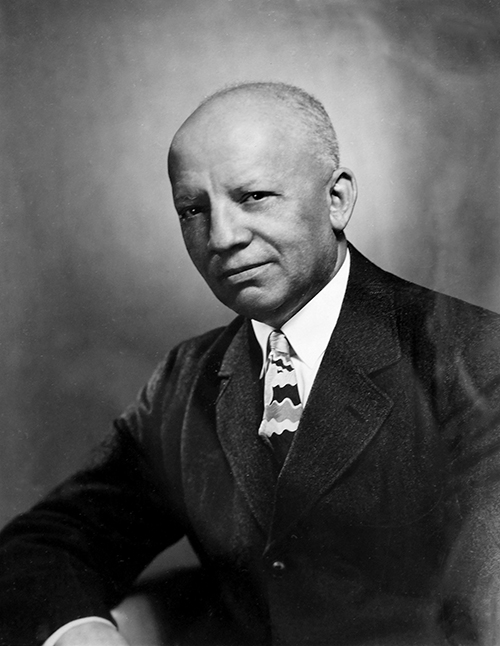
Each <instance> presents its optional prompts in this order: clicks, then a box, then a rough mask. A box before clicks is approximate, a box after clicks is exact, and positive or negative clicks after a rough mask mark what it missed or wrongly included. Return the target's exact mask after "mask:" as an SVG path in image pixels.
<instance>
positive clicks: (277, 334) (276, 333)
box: [269, 330, 290, 358]
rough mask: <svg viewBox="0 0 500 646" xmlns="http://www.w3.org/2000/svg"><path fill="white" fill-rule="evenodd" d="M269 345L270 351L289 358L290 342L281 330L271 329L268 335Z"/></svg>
mask: <svg viewBox="0 0 500 646" xmlns="http://www.w3.org/2000/svg"><path fill="white" fill-rule="evenodd" d="M269 347H270V348H271V352H273V351H274V352H276V353H278V354H281V355H285V357H287V358H290V344H289V343H288V339H287V338H286V336H285V335H284V334H283V332H282V331H281V330H273V331H272V332H271V334H270V335H269Z"/></svg>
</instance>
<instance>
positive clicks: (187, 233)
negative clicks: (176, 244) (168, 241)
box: [182, 225, 207, 269]
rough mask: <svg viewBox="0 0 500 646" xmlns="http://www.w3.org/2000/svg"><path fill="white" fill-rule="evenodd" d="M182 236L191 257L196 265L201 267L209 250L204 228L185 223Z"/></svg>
mask: <svg viewBox="0 0 500 646" xmlns="http://www.w3.org/2000/svg"><path fill="white" fill-rule="evenodd" d="M182 237H183V239H184V244H185V246H186V249H187V252H188V254H189V257H190V258H191V260H192V261H193V263H194V264H195V266H196V267H197V268H198V269H200V266H201V265H203V263H204V256H205V255H206V251H207V242H206V240H205V237H204V235H203V230H202V228H201V227H197V226H193V225H189V226H187V225H184V226H183V227H182Z"/></svg>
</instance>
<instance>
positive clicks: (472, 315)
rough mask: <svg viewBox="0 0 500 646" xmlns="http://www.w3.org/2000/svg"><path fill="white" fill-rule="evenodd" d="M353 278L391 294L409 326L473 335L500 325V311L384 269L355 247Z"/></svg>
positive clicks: (366, 287)
mask: <svg viewBox="0 0 500 646" xmlns="http://www.w3.org/2000/svg"><path fill="white" fill-rule="evenodd" d="M351 254H352V256H353V264H352V267H353V269H352V272H353V281H354V283H355V284H356V283H357V284H361V285H363V288H362V289H363V290H365V291H366V293H368V292H369V293H370V294H373V293H378V294H380V295H382V294H383V295H384V296H388V297H389V298H390V299H391V300H392V302H393V308H392V309H393V312H394V314H395V316H396V319H397V320H399V321H400V323H401V324H403V325H406V326H407V327H409V328H416V327H419V326H424V329H422V330H421V331H422V332H424V331H425V332H427V333H429V334H438V333H440V332H446V333H450V332H451V331H452V330H453V332H454V333H455V334H458V335H460V336H461V337H463V335H469V334H471V333H472V332H473V331H478V330H480V329H483V328H484V329H488V328H489V329H491V330H499V329H500V315H499V314H497V313H495V312H492V311H490V310H488V309H485V308H482V307H479V306H477V305H473V304H471V303H467V302H466V301H463V300H461V299H459V298H456V297H453V296H449V295H447V294H443V293H441V292H438V291H435V290H432V289H429V288H427V287H423V286H422V285H417V284H416V283H413V282H410V281H408V280H405V279H404V278H400V277H399V276H396V275H394V274H392V273H390V272H388V271H385V270H384V269H381V268H380V267H378V266H377V265H375V264H374V263H372V262H371V261H370V260H368V259H367V258H365V257H364V256H363V255H362V254H361V253H360V252H359V251H357V250H356V249H354V248H353V247H351Z"/></svg>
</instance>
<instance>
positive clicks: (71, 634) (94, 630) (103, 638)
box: [55, 621, 129, 646]
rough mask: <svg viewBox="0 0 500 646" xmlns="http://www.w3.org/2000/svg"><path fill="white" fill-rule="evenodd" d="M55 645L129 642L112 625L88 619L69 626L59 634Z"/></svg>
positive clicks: (125, 644) (119, 644)
mask: <svg viewBox="0 0 500 646" xmlns="http://www.w3.org/2000/svg"><path fill="white" fill-rule="evenodd" d="M55 646H129V643H128V642H127V641H126V640H125V639H124V638H123V637H122V636H121V635H120V633H119V632H118V631H117V630H116V629H115V628H113V626H108V625H106V624H103V623H101V622H99V621H89V622H88V623H85V624H81V625H80V626H75V627H74V628H70V629H69V630H68V631H66V632H65V633H64V634H63V635H61V637H60V638H59V639H58V640H57V641H56V643H55Z"/></svg>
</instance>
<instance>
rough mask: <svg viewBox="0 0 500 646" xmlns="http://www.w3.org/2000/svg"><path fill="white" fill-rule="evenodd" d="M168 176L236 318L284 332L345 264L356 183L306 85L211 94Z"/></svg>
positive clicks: (183, 137) (190, 237)
mask: <svg viewBox="0 0 500 646" xmlns="http://www.w3.org/2000/svg"><path fill="white" fill-rule="evenodd" d="M169 175H170V180H171V182H172V189H173V196H174V203H175V206H176V209H177V212H178V213H179V217H180V220H181V227H182V233H183V236H184V241H185V243H186V247H187V250H188V252H189V255H190V256H191V259H192V260H193V262H194V264H195V266H196V267H197V269H198V270H199V272H200V273H201V275H202V276H203V278H204V279H205V280H206V282H207V283H208V285H209V287H210V288H211V289H212V291H213V292H214V294H215V295H216V296H217V298H219V300H221V301H222V302H223V303H224V304H225V305H227V306H228V307H230V308H231V309H233V310H234V311H236V312H238V313H240V314H243V315H245V316H248V317H251V318H255V319H257V320H260V321H263V322H265V323H268V324H269V325H272V326H273V327H279V326H281V325H283V323H285V322H286V321H287V320H288V319H289V318H291V317H292V316H293V315H294V314H295V313H296V312H297V311H298V310H299V309H300V308H301V307H303V306H304V305H305V304H306V303H307V302H308V301H309V300H310V299H311V298H312V297H313V296H314V295H315V294H317V293H318V292H319V291H320V289H321V288H322V287H324V285H326V283H327V282H328V281H329V280H330V279H331V278H332V276H333V275H334V274H335V273H336V272H337V271H338V269H339V267H340V265H341V264H342V262H343V259H344V256H345V248H346V242H345V238H344V235H343V230H344V228H345V226H346V224H347V222H348V220H349V217H350V215H351V212H352V210H353V208H354V203H355V200H356V187H355V182H354V178H353V176H352V173H351V172H350V171H348V170H347V169H343V168H339V160H338V146H337V140H336V137H335V132H334V130H333V128H332V126H331V123H330V121H329V119H328V116H327V115H326V112H325V111H324V108H323V107H322V106H321V104H319V102H317V101H316V100H315V99H313V98H312V97H310V96H309V95H308V94H306V93H305V92H303V91H302V90H299V89H298V88H294V87H292V86H287V85H283V84H277V83H252V84H243V85H239V86H235V87H232V88H229V89H227V90H222V91H221V92H218V93H216V94H214V95H212V96H211V97H209V98H208V99H207V100H206V101H204V102H203V103H202V104H201V105H200V106H199V108H198V109H197V110H196V111H195V112H194V113H193V114H192V115H191V116H190V117H189V118H188V119H187V120H186V121H185V123H184V124H183V125H182V126H181V128H180V129H179V131H178V132H177V134H176V135H175V137H174V140H173V142H172V146H171V149H170V154H169Z"/></svg>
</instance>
